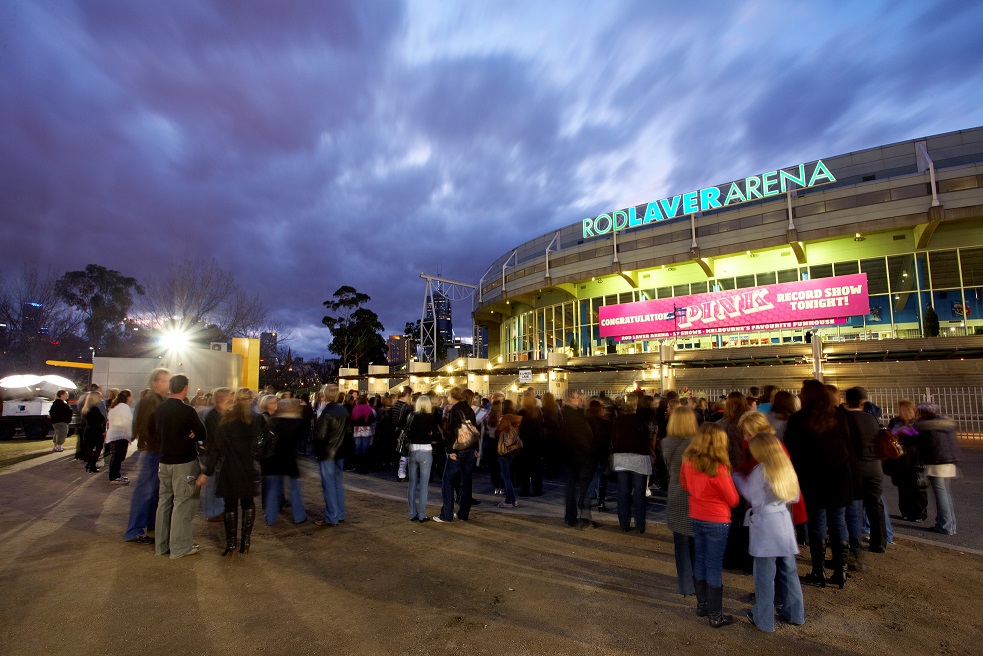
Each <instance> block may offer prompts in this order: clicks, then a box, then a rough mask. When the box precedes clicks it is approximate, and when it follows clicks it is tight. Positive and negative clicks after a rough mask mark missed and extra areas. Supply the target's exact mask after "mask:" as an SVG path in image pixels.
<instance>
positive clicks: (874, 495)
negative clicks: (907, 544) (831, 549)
mask: <svg viewBox="0 0 983 656" xmlns="http://www.w3.org/2000/svg"><path fill="white" fill-rule="evenodd" d="M882 482H883V481H882V479H881V477H880V476H877V477H875V476H864V477H863V478H862V479H861V497H862V498H860V499H854V500H853V501H851V502H850V505H849V506H847V510H846V513H847V515H846V516H847V523H848V528H849V530H850V543H851V545H859V544H860V540H861V538H862V537H863V522H864V512H865V511H866V513H867V516H868V517H872V518H875V519H874V521H873V522H872V523H871V526H870V547H871V549H880V548H882V547H883V546H884V545H885V544H886V543H887V536H886V534H887V527H886V526H885V525H884V520H883V519H881V518H882V517H884V501H883V500H882V499H881V485H882Z"/></svg>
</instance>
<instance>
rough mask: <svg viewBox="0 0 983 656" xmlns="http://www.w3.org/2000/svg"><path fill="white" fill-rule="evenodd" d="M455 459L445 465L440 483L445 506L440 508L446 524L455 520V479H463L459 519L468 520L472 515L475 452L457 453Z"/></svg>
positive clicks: (449, 460)
mask: <svg viewBox="0 0 983 656" xmlns="http://www.w3.org/2000/svg"><path fill="white" fill-rule="evenodd" d="M453 455H454V458H453V459H452V458H451V457H450V456H448V457H447V463H446V464H445V465H444V477H443V479H442V480H441V483H440V495H441V497H442V501H443V504H442V505H441V507H440V518H441V519H442V520H444V521H445V522H450V521H453V520H454V477H455V476H458V475H460V477H461V501H460V505H459V506H458V510H457V518H458V519H462V520H466V519H467V518H468V515H469V514H471V472H472V471H473V470H474V451H473V450H472V449H468V450H467V451H455V452H454V453H453Z"/></svg>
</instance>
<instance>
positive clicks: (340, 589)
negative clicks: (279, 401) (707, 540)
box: [0, 452, 983, 655]
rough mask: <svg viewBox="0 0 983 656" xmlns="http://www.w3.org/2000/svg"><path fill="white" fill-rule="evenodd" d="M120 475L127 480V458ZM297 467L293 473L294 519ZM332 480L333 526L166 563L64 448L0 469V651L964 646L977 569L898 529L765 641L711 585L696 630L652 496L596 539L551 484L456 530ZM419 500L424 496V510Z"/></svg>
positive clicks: (217, 542) (287, 528)
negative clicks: (624, 523) (338, 516)
mask: <svg viewBox="0 0 983 656" xmlns="http://www.w3.org/2000/svg"><path fill="white" fill-rule="evenodd" d="M124 469H128V470H129V471H128V473H129V475H130V477H131V478H134V479H135V474H136V472H135V467H134V466H133V464H132V463H130V466H129V468H127V467H126V465H124ZM315 471H316V470H315V469H314V467H313V465H312V464H310V463H304V466H303V472H304V493H305V499H306V502H307V503H306V505H307V508H308V511H309V513H310V515H311V518H315V517H317V516H318V515H317V510H316V509H317V508H319V507H320V506H321V504H320V503H319V502H318V499H319V497H320V493H319V492H320V490H319V483H318V479H317V475H316V473H315ZM478 480H479V484H478V485H477V486H476V490H477V491H479V492H480V491H481V490H484V489H485V488H486V487H487V483H485V482H484V481H485V479H484V478H483V477H481V476H479V479H478ZM346 483H347V487H348V493H347V503H348V513H347V517H348V519H347V521H346V522H345V523H344V524H343V525H341V526H339V527H336V528H328V529H319V528H317V527H315V526H314V525H313V524H312V523H310V522H308V523H306V524H302V525H293V524H290V522H289V518H288V517H287V516H286V515H281V517H280V520H279V521H278V522H277V524H275V525H274V526H272V527H267V526H266V525H265V523H263V522H262V520H259V521H258V523H257V526H256V530H255V533H254V536H253V549H252V553H251V554H250V555H248V556H244V557H243V556H238V555H237V556H235V557H233V558H231V559H222V558H221V557H220V553H221V548H222V545H223V538H222V528H221V525H220V524H209V523H206V522H205V521H204V520H203V518H200V517H199V518H197V519H196V520H195V536H196V540H197V541H198V542H200V543H201V545H202V547H203V549H202V554H201V555H199V556H194V557H190V558H185V559H181V560H176V561H171V560H169V559H165V558H158V557H156V556H154V555H153V550H152V548H151V547H148V546H139V545H134V544H127V543H124V542H123V541H122V531H123V527H124V524H125V522H126V515H127V512H128V509H129V496H130V488H128V487H125V486H122V487H117V486H110V485H108V483H107V481H106V478H105V477H104V476H102V475H88V474H85V473H84V472H83V471H82V465H81V463H78V462H76V461H75V460H74V459H73V458H72V457H71V456H69V455H67V452H66V454H49V455H45V456H43V457H39V458H36V459H34V460H31V461H29V462H23V463H20V464H16V465H12V466H9V467H6V468H5V469H4V470H3V471H2V473H0V554H2V556H3V557H2V559H0V591H2V594H0V621H2V627H3V628H2V630H0V654H30V653H36V654H47V653H68V652H72V653H76V654H132V653H135V652H138V651H144V650H146V651H151V652H152V653H155V654H184V655H186V654H246V653H250V654H251V653H273V654H326V653H328V654H359V655H365V654H469V655H470V654H499V655H501V654H564V655H566V654H643V653H651V652H657V653H684V654H688V653H705V652H706V651H707V649H708V648H712V649H715V650H717V651H716V652H715V653H721V652H722V653H738V652H740V653H754V652H762V653H823V654H866V653H871V652H880V651H883V650H890V651H891V652H893V653H900V654H934V653H944V654H978V653H980V651H981V649H980V646H979V644H978V643H979V640H980V636H981V635H983V618H981V614H980V612H979V609H978V602H977V598H978V590H979V589H981V587H983V567H981V565H983V555H981V554H980V553H979V552H977V551H976V550H974V549H971V548H967V549H966V550H964V551H959V550H958V548H954V547H953V546H952V545H945V544H941V543H938V544H935V543H930V542H929V541H923V538H921V537H919V538H918V539H917V540H915V539H905V537H904V535H903V534H902V533H903V530H899V531H898V537H897V544H895V545H894V546H893V547H892V548H890V549H889V550H888V552H887V553H886V554H884V555H875V554H871V555H869V556H868V562H869V563H870V566H871V567H870V571H869V572H867V573H865V574H861V575H857V574H854V575H853V576H852V578H851V579H850V580H849V581H848V583H847V585H846V587H845V588H844V589H843V590H834V589H831V588H827V589H825V590H821V589H817V588H808V587H807V588H806V589H805V590H804V592H805V602H806V624H805V625H804V626H801V627H793V626H789V625H785V624H781V623H779V624H778V626H777V630H776V632H775V633H774V634H764V633H762V632H760V631H758V630H757V629H755V628H754V627H752V626H750V625H749V624H748V623H747V621H746V620H744V619H743V616H744V612H745V611H746V610H748V609H749V608H750V605H749V594H750V593H751V592H752V590H753V581H752V579H751V578H750V577H747V576H742V575H739V574H736V573H733V572H725V575H724V585H725V599H724V606H725V610H727V611H729V612H731V613H733V614H735V616H737V617H739V618H740V619H739V620H738V622H737V623H736V624H735V625H733V626H730V627H725V628H723V629H720V630H713V629H711V628H710V627H709V626H707V624H706V620H702V619H700V618H697V617H696V615H695V613H694V608H693V607H694V602H693V600H692V598H688V599H683V598H682V597H681V596H680V595H678V594H677V593H676V592H675V589H676V588H675V569H674V565H673V557H672V538H671V534H670V533H669V532H668V530H667V529H666V527H665V526H664V525H663V524H660V523H657V521H658V518H659V517H660V515H661V512H660V506H659V504H658V503H657V502H653V503H652V506H651V508H650V518H651V520H652V521H653V523H652V524H651V526H650V528H649V530H648V531H647V532H646V533H645V535H639V534H637V533H634V532H632V533H629V534H625V533H623V532H621V531H620V530H619V529H618V528H617V522H616V519H615V518H614V517H613V516H612V515H610V514H603V515H599V516H598V518H599V519H600V520H601V522H602V525H601V526H600V527H599V528H596V529H580V528H574V529H571V528H566V527H564V526H563V523H562V521H560V517H561V514H562V508H561V506H562V502H561V499H560V490H559V486H558V485H548V486H547V494H546V495H544V496H543V497H541V498H538V499H535V500H523V501H522V505H521V506H520V507H519V508H517V509H514V510H499V509H498V508H492V506H493V499H494V497H492V496H490V495H483V494H480V493H479V494H478V495H477V496H478V498H480V499H482V500H484V503H483V504H482V505H480V506H478V507H477V508H475V509H474V511H473V513H472V519H471V520H470V521H468V522H460V521H458V522H453V523H451V524H445V525H440V524H436V523H434V522H427V523H425V524H422V525H420V524H417V523H414V522H409V521H407V519H406V515H407V510H406V504H405V500H404V498H405V486H404V485H402V484H399V483H396V482H394V481H391V480H386V479H385V478H383V477H381V476H357V475H354V474H346ZM438 499H439V492H438V490H437V489H436V487H432V488H431V507H430V510H431V514H432V513H434V512H436V510H437V508H436V505H435V503H436V502H437V501H438ZM957 503H958V501H957ZM970 512H971V510H970V508H968V507H966V506H964V507H963V513H964V514H968V513H970ZM972 512H975V509H974V510H973V511H972ZM961 533H962V531H961ZM960 537H964V538H969V539H971V540H972V541H973V542H977V541H978V539H979V536H978V535H976V536H964V535H961V536H960ZM805 571H806V564H805V561H804V560H803V561H800V573H805Z"/></svg>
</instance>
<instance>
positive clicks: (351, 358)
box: [321, 285, 386, 371]
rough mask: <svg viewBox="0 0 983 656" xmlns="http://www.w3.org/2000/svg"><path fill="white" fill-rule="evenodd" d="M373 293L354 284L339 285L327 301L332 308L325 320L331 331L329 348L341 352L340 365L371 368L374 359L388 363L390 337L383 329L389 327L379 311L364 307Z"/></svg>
mask: <svg viewBox="0 0 983 656" xmlns="http://www.w3.org/2000/svg"><path fill="white" fill-rule="evenodd" d="M370 300H372V299H371V297H370V296H369V295H368V294H363V293H361V292H359V291H357V290H356V289H355V288H354V287H349V286H348V285H344V286H342V287H339V288H338V289H337V291H335V293H334V294H333V295H332V297H331V298H329V299H328V300H326V301H325V302H324V307H326V308H327V309H328V312H330V314H329V315H327V316H325V317H324V318H323V319H321V323H323V324H324V325H325V326H327V327H328V330H330V331H331V336H332V339H331V343H330V344H329V345H328V349H329V350H330V351H331V352H332V353H334V354H335V355H337V356H338V360H339V366H341V367H354V368H358V369H360V370H365V371H367V370H368V369H367V367H368V365H369V364H371V363H377V364H385V363H386V341H385V340H384V339H383V338H382V335H380V334H379V333H381V332H382V331H383V330H385V327H384V326H383V325H382V323H381V322H380V321H379V317H378V315H377V314H376V313H375V312H373V311H372V310H370V309H368V308H367V307H364V306H365V304H366V303H368V302H369V301H370Z"/></svg>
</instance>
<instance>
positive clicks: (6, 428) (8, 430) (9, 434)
mask: <svg viewBox="0 0 983 656" xmlns="http://www.w3.org/2000/svg"><path fill="white" fill-rule="evenodd" d="M13 436H14V425H13V424H11V423H10V422H7V421H4V422H0V440H9V439H11V438H13Z"/></svg>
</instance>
